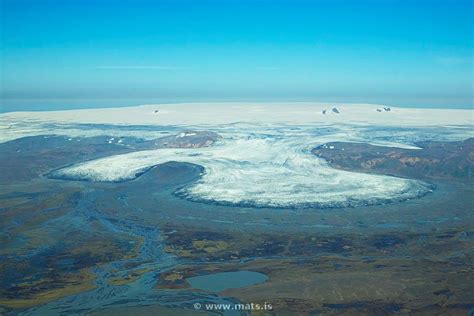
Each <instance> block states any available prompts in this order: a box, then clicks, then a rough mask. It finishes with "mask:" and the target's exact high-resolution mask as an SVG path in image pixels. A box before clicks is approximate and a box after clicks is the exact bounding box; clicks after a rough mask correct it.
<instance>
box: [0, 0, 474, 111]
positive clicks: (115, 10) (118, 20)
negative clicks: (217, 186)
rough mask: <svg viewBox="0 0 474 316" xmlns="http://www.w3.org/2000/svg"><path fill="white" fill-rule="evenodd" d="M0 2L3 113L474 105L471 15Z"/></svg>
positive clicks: (209, 4) (244, 4)
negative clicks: (214, 105)
mask: <svg viewBox="0 0 474 316" xmlns="http://www.w3.org/2000/svg"><path fill="white" fill-rule="evenodd" d="M0 2H1V3H2V7H1V22H0V26H1V39H0V42H1V56H0V57H1V65H0V66H1V86H0V88H1V92H2V95H1V97H2V103H3V106H4V107H7V106H9V107H11V104H19V105H18V106H19V107H21V106H22V104H23V105H24V104H28V106H33V105H35V104H38V105H40V104H48V102H50V103H51V104H52V103H53V102H64V103H68V102H75V101H78V100H80V102H82V103H84V104H85V103H87V102H88V100H89V102H92V101H90V100H122V102H134V101H133V100H138V99H140V100H143V101H144V102H146V101H147V100H150V101H158V102H159V101H217V100H229V101H238V100H255V101H265V100H268V101H288V100H295V101H319V100H321V101H340V102H342V101H346V102H372V103H374V102H378V103H387V104H390V105H402V106H423V107H426V106H429V107H470V106H472V104H473V57H472V56H473V54H472V53H473V7H472V2H471V1H460V0H459V1H456V0H451V1H448V0H446V1H436V0H432V1H428V0H424V1H416V0H413V1H391V0H378V1H375V0H374V1H365V0H364V1H363V0H361V1H351V0H347V1H342V0H333V1H329V0H327V1H298V0H293V1H278V0H273V1H270V0H267V1H266V0H260V1H245V0H241V1H232V0H220V1H217V0H216V1H210V0H209V1H200V0H193V1H182V0H175V1H140V0H135V1H119V0H116V1H100V0H98V1H87V0H82V1H79V0H78V1H72V0H61V1H59V0H57V1H44V0H30V1H25V0H0ZM124 100H125V101H124ZM127 100H130V101H127ZM15 102H16V103H15ZM92 103H93V102H92ZM92 103H91V104H92Z"/></svg>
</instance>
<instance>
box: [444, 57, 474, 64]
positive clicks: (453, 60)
mask: <svg viewBox="0 0 474 316" xmlns="http://www.w3.org/2000/svg"><path fill="white" fill-rule="evenodd" d="M436 60H437V61H438V62H439V63H440V64H442V65H445V66H457V65H463V64H468V63H472V59H470V58H466V57H456V56H441V57H438V58H437V59H436Z"/></svg>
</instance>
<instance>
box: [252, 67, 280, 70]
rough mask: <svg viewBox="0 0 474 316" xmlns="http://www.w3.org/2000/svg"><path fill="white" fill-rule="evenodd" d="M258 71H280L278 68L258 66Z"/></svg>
mask: <svg viewBox="0 0 474 316" xmlns="http://www.w3.org/2000/svg"><path fill="white" fill-rule="evenodd" d="M256 69H257V70H278V69H279V68H278V67H272V66H258V67H256Z"/></svg>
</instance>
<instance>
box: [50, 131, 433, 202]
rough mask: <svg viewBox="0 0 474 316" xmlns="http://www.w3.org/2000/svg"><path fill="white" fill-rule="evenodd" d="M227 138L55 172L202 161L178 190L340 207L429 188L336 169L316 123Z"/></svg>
mask: <svg viewBox="0 0 474 316" xmlns="http://www.w3.org/2000/svg"><path fill="white" fill-rule="evenodd" d="M215 131H217V132H218V133H219V134H220V135H221V136H223V139H222V140H221V141H219V142H218V143H217V144H215V145H214V146H212V147H207V148H190V149H174V148H163V149H156V150H145V151H139V152H133V153H128V154H122V155H115V156H110V157H105V158H101V159H96V160H92V161H87V162H83V163H79V164H76V165H73V166H70V167H66V168H64V169H60V170H57V171H56V172H55V173H54V176H55V177H63V178H69V179H77V180H89V181H124V180H131V179H134V178H136V177H137V175H139V174H140V173H142V172H144V171H146V170H147V169H149V168H150V167H152V166H155V165H158V164H161V163H165V162H169V161H176V162H187V163H194V164H197V165H200V166H203V167H204V170H205V172H204V173H203V175H202V177H201V179H199V180H198V181H197V182H195V183H193V184H190V185H189V186H187V187H185V188H182V189H181V190H179V191H178V192H177V194H179V195H181V196H184V197H186V198H188V199H191V200H196V201H206V202H214V203H221V204H230V205H247V206H257V207H342V206H357V205H370V204H378V203H386V202H389V201H394V200H405V199H409V198H414V197H417V196H419V195H422V194H425V193H426V192H428V191H429V190H430V186H429V185H427V184H425V183H423V182H420V181H415V180H408V179H401V178H396V177H389V176H381V175H369V174H360V173H354V172H347V171H341V170H336V169H333V168H331V167H329V166H328V164H327V163H326V162H325V161H324V160H322V159H319V158H317V157H316V156H314V155H312V154H311V152H310V150H311V148H313V147H315V146H317V145H318V144H322V143H324V142H326V140H327V139H332V140H334V139H335V138H336V139H337V138H338V137H337V135H334V134H332V135H319V136H318V135H315V131H314V129H310V130H308V129H304V128H299V129H289V128H278V129H275V128H268V127H265V128H254V129H253V130H252V129H249V128H248V127H247V128H246V129H244V130H242V129H239V128H237V129H234V130H232V129H229V128H225V129H223V130H219V129H217V130H215Z"/></svg>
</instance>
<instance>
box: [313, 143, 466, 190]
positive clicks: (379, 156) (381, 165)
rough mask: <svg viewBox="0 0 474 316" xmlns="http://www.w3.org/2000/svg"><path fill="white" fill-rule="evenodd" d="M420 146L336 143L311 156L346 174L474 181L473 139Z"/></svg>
mask: <svg viewBox="0 0 474 316" xmlns="http://www.w3.org/2000/svg"><path fill="white" fill-rule="evenodd" d="M417 145H418V146H420V147H421V148H422V149H419V150H416V149H404V148H393V147H381V146H374V145H370V144H361V143H346V142H334V143H327V144H324V145H321V146H319V147H316V148H314V149H313V150H312V153H313V154H315V155H316V156H318V157H321V158H324V159H325V160H327V161H328V162H329V163H330V164H331V165H332V166H333V167H335V168H339V169H344V170H351V171H358V172H366V173H379V174H388V175H396V176H401V177H407V178H445V179H465V180H469V181H472V178H473V175H474V138H470V139H467V140H464V141H460V142H435V141H426V142H421V143H418V144H417Z"/></svg>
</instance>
